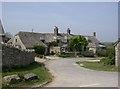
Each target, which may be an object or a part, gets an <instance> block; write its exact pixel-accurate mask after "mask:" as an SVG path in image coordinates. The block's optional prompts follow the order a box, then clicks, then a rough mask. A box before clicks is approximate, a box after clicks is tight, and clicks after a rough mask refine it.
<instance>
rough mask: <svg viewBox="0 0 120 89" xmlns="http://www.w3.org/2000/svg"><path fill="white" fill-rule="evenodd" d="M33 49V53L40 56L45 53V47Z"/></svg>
mask: <svg viewBox="0 0 120 89" xmlns="http://www.w3.org/2000/svg"><path fill="white" fill-rule="evenodd" d="M33 48H34V49H35V53H37V54H40V55H44V53H45V47H44V46H41V45H35V46H34V47H33Z"/></svg>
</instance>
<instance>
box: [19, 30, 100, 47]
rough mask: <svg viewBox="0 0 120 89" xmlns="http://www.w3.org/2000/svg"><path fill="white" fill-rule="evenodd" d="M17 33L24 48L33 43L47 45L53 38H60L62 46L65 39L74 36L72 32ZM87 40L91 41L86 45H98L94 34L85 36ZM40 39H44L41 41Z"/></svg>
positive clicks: (65, 41)
mask: <svg viewBox="0 0 120 89" xmlns="http://www.w3.org/2000/svg"><path fill="white" fill-rule="evenodd" d="M17 35H19V37H20V39H21V41H22V42H23V44H24V45H25V46H26V48H31V47H33V45H36V44H40V45H43V46H45V47H47V43H49V42H52V41H55V39H60V41H61V42H60V43H59V44H58V45H59V46H61V47H62V46H63V45H65V44H66V43H67V39H70V38H71V37H72V36H75V35H73V34H67V33H59V34H58V35H57V37H56V36H55V35H54V33H34V32H19V33H18V34H17ZM85 37H86V38H87V40H90V41H91V42H90V43H89V44H88V47H99V43H100V41H99V40H98V39H97V38H96V37H94V36H85ZM41 40H44V41H45V42H44V43H43V42H42V41H41Z"/></svg>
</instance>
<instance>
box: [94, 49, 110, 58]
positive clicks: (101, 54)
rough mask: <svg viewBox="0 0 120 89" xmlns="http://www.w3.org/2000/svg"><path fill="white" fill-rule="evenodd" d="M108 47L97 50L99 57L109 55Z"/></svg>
mask: <svg viewBox="0 0 120 89" xmlns="http://www.w3.org/2000/svg"><path fill="white" fill-rule="evenodd" d="M107 54H108V53H107V49H104V50H97V51H96V55H97V56H98V57H106V56H107Z"/></svg>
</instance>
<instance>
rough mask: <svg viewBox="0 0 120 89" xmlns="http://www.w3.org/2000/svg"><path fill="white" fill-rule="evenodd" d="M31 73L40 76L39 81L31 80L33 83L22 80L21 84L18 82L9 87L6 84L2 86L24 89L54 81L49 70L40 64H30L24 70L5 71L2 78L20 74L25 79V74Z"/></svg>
mask: <svg viewBox="0 0 120 89" xmlns="http://www.w3.org/2000/svg"><path fill="white" fill-rule="evenodd" d="M30 72H32V73H35V74H36V75H37V76H38V79H37V80H31V81H24V79H23V78H22V80H21V81H20V82H17V83H15V84H11V85H8V86H7V85H6V84H2V85H3V88H4V87H23V86H24V87H26V86H31V84H32V85H38V84H42V83H44V82H46V81H51V79H52V76H51V74H50V73H49V72H48V69H46V67H45V66H44V65H42V64H38V63H36V62H34V63H32V64H30V65H29V66H27V67H23V68H12V69H3V73H2V76H3V77H4V76H7V75H12V74H18V75H19V76H20V77H23V76H24V74H27V73H30ZM15 89H16V88H15Z"/></svg>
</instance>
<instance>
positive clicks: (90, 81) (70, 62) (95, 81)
mask: <svg viewBox="0 0 120 89" xmlns="http://www.w3.org/2000/svg"><path fill="white" fill-rule="evenodd" d="M87 59H88V58H60V59H56V60H50V61H48V62H46V66H47V67H48V68H49V69H50V71H51V72H52V74H53V75H54V79H53V82H51V83H50V84H48V85H47V86H46V87H117V86H118V73H117V72H103V71H94V70H89V69H86V68H82V67H80V66H78V65H77V64H76V63H75V62H77V61H82V60H87Z"/></svg>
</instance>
